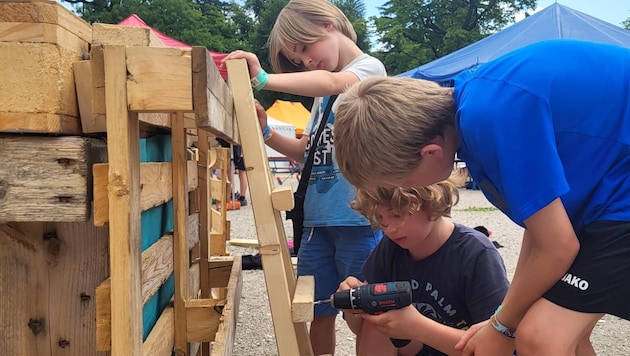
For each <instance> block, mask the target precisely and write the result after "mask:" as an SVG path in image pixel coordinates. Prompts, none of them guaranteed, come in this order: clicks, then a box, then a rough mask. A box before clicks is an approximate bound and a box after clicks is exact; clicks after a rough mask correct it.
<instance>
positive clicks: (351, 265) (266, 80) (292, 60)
mask: <svg viewBox="0 0 630 356" xmlns="http://www.w3.org/2000/svg"><path fill="white" fill-rule="evenodd" d="M356 39H357V36H356V33H355V31H354V29H353V27H352V23H351V22H350V21H349V20H348V18H347V17H346V16H345V15H344V14H343V12H342V11H341V10H339V8H337V7H336V6H335V5H333V4H332V3H331V2H329V1H328V0H291V1H289V3H288V4H287V5H286V6H285V7H284V8H283V9H282V10H281V11H280V14H279V15H278V17H277V19H276V22H275V24H274V26H273V29H272V30H271V33H270V34H269V40H268V45H269V59H270V62H271V65H272V67H273V69H274V70H275V72H276V73H270V74H267V73H266V72H265V71H264V70H262V67H261V65H260V61H259V60H258V58H257V57H256V55H255V54H253V53H249V52H244V51H235V52H232V53H230V54H229V55H228V56H226V57H225V59H224V61H227V60H230V59H237V58H244V59H246V60H247V64H248V68H249V74H250V78H252V85H254V87H255V89H257V90H261V89H262V90H272V91H279V92H286V93H291V94H297V95H304V96H312V97H315V99H314V103H313V107H312V110H311V117H310V119H309V122H308V123H307V126H306V130H304V134H303V136H302V137H301V138H295V137H287V136H283V135H276V134H274V131H273V130H270V129H269V127H268V126H267V115H266V113H265V111H264V109H263V108H262V107H261V106H260V105H257V108H256V111H257V115H258V118H259V121H260V125H261V128H263V137H264V139H265V143H266V144H267V145H268V146H269V147H271V148H273V149H275V150H276V151H278V152H281V153H283V154H284V155H286V156H287V157H290V158H292V159H294V160H296V161H298V162H304V160H305V158H306V157H307V156H308V153H309V151H310V150H315V155H314V160H313V162H314V163H313V169H312V173H311V176H310V179H309V184H308V188H307V190H306V197H305V201H304V229H303V231H302V236H301V241H302V242H301V247H300V249H299V251H298V263H297V274H298V276H304V275H312V276H314V277H315V298H317V299H325V298H328V297H329V296H330V295H331V294H332V293H334V292H335V290H336V289H337V287H338V285H339V283H340V282H341V281H342V280H344V279H345V278H346V277H347V276H349V275H356V274H360V273H361V271H360V269H361V265H362V264H363V262H364V261H365V259H366V258H367V256H368V255H369V253H370V252H371V251H372V249H373V248H374V246H376V244H377V243H378V242H379V241H380V239H381V236H382V232H380V231H378V230H373V229H372V227H371V226H370V223H369V221H367V219H365V218H364V217H363V216H361V215H360V214H359V213H357V212H356V211H354V210H352V208H350V202H351V201H352V199H353V198H354V196H355V190H354V187H352V186H351V185H350V184H349V183H348V182H347V181H346V180H345V178H344V177H343V176H342V175H341V173H340V172H339V168H338V166H337V160H336V158H335V156H334V150H333V147H334V144H335V142H338V141H339V140H343V139H344V138H343V137H335V139H334V140H333V136H332V130H333V127H334V123H335V112H336V102H335V104H334V105H333V107H332V111H331V113H330V114H329V115H328V116H327V117H322V116H323V112H324V108H325V106H326V104H327V103H328V100H329V97H330V96H331V95H335V94H340V93H342V92H343V91H344V90H345V89H346V88H347V87H348V86H350V85H352V84H354V83H356V82H358V81H360V80H364V79H366V78H368V77H372V76H386V74H387V73H386V71H385V66H384V65H383V63H381V61H379V60H378V59H376V58H375V57H372V56H370V55H368V54H366V53H363V51H362V50H361V49H360V48H359V47H358V46H357V44H356ZM321 120H325V122H326V124H325V128H324V130H323V132H322V134H321V136H320V138H319V140H318V142H313V138H314V136H315V133H316V132H317V128H318V127H319V124H320V121H321ZM298 238H299V236H294V239H295V240H297V239H298ZM296 246H297V245H296ZM338 313H339V311H338V310H337V309H335V308H333V307H332V306H330V305H317V306H316V307H315V316H314V319H313V322H312V323H311V324H310V329H309V330H310V340H311V345H312V347H313V352H314V354H315V355H321V354H334V353H335V343H336V341H335V319H336V316H337V314H338Z"/></svg>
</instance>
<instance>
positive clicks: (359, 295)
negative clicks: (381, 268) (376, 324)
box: [324, 281, 411, 314]
mask: <svg viewBox="0 0 630 356" xmlns="http://www.w3.org/2000/svg"><path fill="white" fill-rule="evenodd" d="M327 301H329V302H330V304H331V305H332V306H333V307H335V308H338V309H353V310H361V311H363V312H365V313H368V314H378V313H382V312H386V311H388V310H392V309H400V308H404V307H406V306H407V305H409V304H411V284H409V282H407V281H398V282H387V283H373V284H366V285H363V286H360V287H357V288H350V289H346V290H343V291H340V292H337V293H335V294H333V295H332V296H330V299H329V300H327ZM324 302H326V301H324Z"/></svg>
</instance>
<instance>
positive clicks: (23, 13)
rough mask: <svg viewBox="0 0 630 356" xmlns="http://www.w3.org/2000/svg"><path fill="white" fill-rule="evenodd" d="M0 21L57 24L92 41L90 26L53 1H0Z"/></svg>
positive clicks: (85, 39)
mask: <svg viewBox="0 0 630 356" xmlns="http://www.w3.org/2000/svg"><path fill="white" fill-rule="evenodd" d="M0 22H24V23H46V24H57V25H59V26H61V27H63V28H64V29H66V30H68V31H70V32H71V33H74V34H76V35H77V36H78V37H79V38H81V39H82V40H83V41H86V42H90V41H92V27H91V26H90V24H88V23H87V22H85V21H84V20H83V19H81V18H80V17H78V16H77V15H75V14H74V13H72V12H71V11H70V10H68V9H66V8H65V7H63V6H61V5H60V4H59V3H56V2H53V1H41V2H39V1H38V2H0Z"/></svg>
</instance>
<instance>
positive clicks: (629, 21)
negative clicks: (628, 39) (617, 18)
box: [621, 17, 630, 30]
mask: <svg viewBox="0 0 630 356" xmlns="http://www.w3.org/2000/svg"><path fill="white" fill-rule="evenodd" d="M621 26H623V28H625V29H626V30H630V17H628V18H627V19H625V21H624V22H622V23H621Z"/></svg>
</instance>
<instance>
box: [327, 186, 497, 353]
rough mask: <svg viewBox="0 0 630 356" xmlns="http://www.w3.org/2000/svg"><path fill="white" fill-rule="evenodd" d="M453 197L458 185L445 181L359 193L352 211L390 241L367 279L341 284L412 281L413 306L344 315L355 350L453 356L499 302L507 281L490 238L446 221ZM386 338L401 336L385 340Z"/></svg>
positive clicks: (368, 267) (372, 261) (373, 259)
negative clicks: (358, 315) (465, 336)
mask: <svg viewBox="0 0 630 356" xmlns="http://www.w3.org/2000/svg"><path fill="white" fill-rule="evenodd" d="M457 197H458V191H457V188H456V187H455V186H454V185H453V184H452V183H451V182H448V181H444V182H440V183H437V184H434V185H431V186H427V187H418V188H411V189H409V190H404V189H402V188H377V189H376V190H374V191H370V192H368V191H364V190H359V191H358V192H357V199H356V200H355V201H354V202H353V208H355V209H357V210H358V211H360V212H361V213H362V214H364V215H365V216H366V217H367V218H368V219H370V220H371V221H372V222H373V223H374V224H375V225H377V226H379V227H380V228H382V229H383V232H385V234H386V235H387V238H385V239H382V240H381V242H380V243H379V244H378V245H377V246H376V248H375V249H374V251H372V253H371V254H370V256H369V257H368V259H367V260H366V262H365V264H364V265H363V268H362V270H363V275H364V276H365V278H366V281H365V282H361V281H360V280H359V279H357V278H355V277H349V278H347V279H346V280H345V281H343V282H342V283H341V285H340V286H339V289H340V290H344V289H348V288H355V287H358V286H360V285H362V284H364V283H368V282H369V283H380V282H391V281H409V282H410V283H411V286H412V305H411V306H409V307H407V308H403V309H401V310H392V311H388V312H386V313H383V314H381V315H363V318H356V317H348V316H349V314H345V316H346V322H347V323H348V326H349V327H350V329H351V330H352V331H353V332H354V333H355V334H356V335H357V354H358V355H368V354H370V355H379V356H387V355H392V356H393V355H399V354H404V355H423V356H438V355H439V356H442V355H445V354H449V355H450V354H454V353H455V352H456V351H455V344H456V343H457V341H458V340H459V339H460V337H462V336H463V334H464V330H465V329H468V328H469V327H471V326H472V325H473V324H476V323H479V322H481V321H484V320H487V319H488V318H489V317H490V316H491V315H492V313H493V312H494V309H495V308H496V306H497V305H498V304H500V303H501V301H502V300H503V297H504V296H505V292H506V291H507V289H508V279H507V276H506V273H505V266H504V264H503V260H502V259H501V256H500V255H499V253H498V251H497V250H496V248H495V247H494V245H493V244H492V242H491V241H490V240H489V239H488V237H487V236H486V235H484V234H482V233H481V232H479V231H477V230H474V229H472V228H469V227H466V226H463V225H460V224H455V223H453V222H451V221H450V220H448V219H446V217H449V216H450V211H451V206H452V205H453V198H457ZM346 312H349V311H346ZM364 319H365V321H364ZM389 337H395V338H397V339H398V340H396V339H393V340H392V342H389ZM400 339H403V340H400ZM404 339H407V340H408V341H405V340H404Z"/></svg>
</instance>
